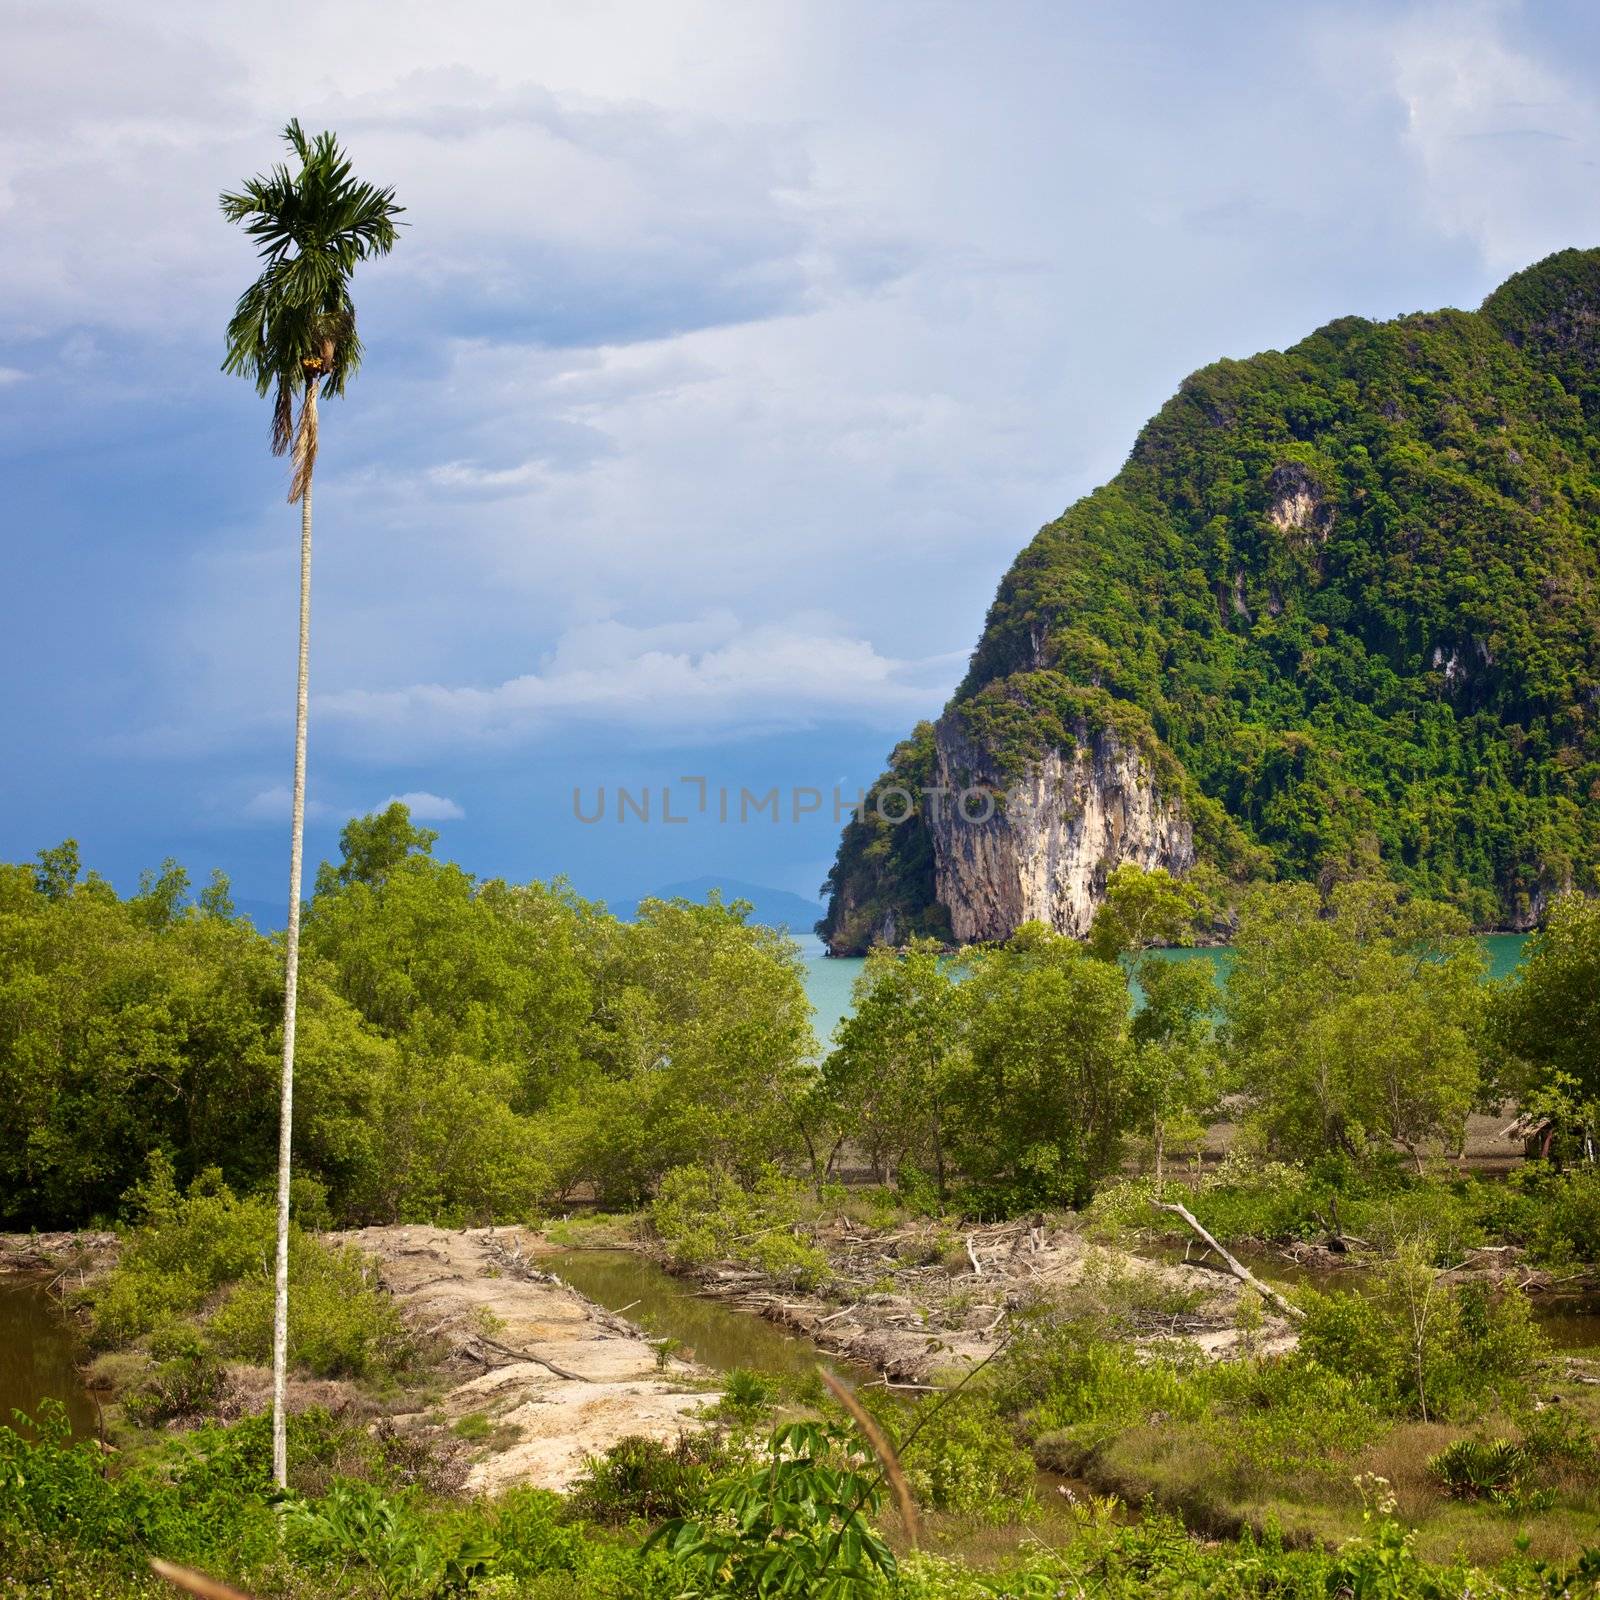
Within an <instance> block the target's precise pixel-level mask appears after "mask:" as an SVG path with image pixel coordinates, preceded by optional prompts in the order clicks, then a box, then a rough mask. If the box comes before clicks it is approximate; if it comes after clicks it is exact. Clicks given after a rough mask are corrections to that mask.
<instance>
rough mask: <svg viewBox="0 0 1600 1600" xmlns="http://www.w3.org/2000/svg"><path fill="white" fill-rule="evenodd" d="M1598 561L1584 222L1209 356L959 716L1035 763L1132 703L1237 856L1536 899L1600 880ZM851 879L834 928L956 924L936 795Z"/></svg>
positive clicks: (1593, 362)
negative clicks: (1348, 311)
mask: <svg viewBox="0 0 1600 1600" xmlns="http://www.w3.org/2000/svg"><path fill="white" fill-rule="evenodd" d="M1597 573H1600V250H1567V251H1563V252H1561V253H1560V254H1558V255H1554V256H1551V257H1550V258H1549V259H1548V260H1545V261H1543V262H1540V263H1539V264H1538V265H1537V266H1534V267H1530V268H1529V269H1527V270H1526V271H1524V272H1520V273H1518V274H1517V275H1516V276H1514V277H1513V278H1511V279H1510V280H1509V281H1508V282H1506V283H1505V284H1503V285H1502V286H1501V287H1500V288H1499V289H1497V290H1496V291H1495V292H1494V293H1493V294H1491V295H1490V296H1489V298H1488V299H1487V300H1485V301H1484V303H1483V305H1482V307H1481V308H1480V309H1479V310H1478V311H1476V312H1465V311H1453V310H1445V311H1436V312H1424V313H1417V314H1415V315H1411V316H1405V317H1400V318H1397V319H1396V320H1394V321H1392V322H1382V323H1374V322H1368V321H1365V320H1363V319H1362V318H1360V317H1345V318H1341V319H1340V320H1338V321H1336V322H1331V323H1329V324H1328V325H1327V326H1326V327H1324V328H1320V329H1318V330H1317V332H1315V333H1313V334H1312V335H1311V336H1310V337H1309V338H1308V339H1305V340H1304V341H1302V342H1301V343H1300V344H1297V345H1295V346H1294V347H1293V348H1292V349H1289V350H1286V351H1282V352H1279V351H1268V352H1266V353H1264V354H1261V355H1257V356H1253V357H1251V358H1250V359H1249V360H1246V361H1231V360H1230V361H1219V362H1217V363H1216V364H1215V365H1213V366H1209V367H1206V368H1203V369H1202V370H1201V371H1199V372H1196V373H1195V374H1193V375H1192V376H1191V377H1189V378H1188V379H1186V380H1185V382H1184V383H1183V385H1182V386H1181V387H1180V388H1179V390H1178V393H1177V394H1176V395H1175V396H1174V397H1173V398H1172V399H1171V400H1170V401H1168V403H1167V404H1166V405H1165V406H1164V407H1162V409H1161V411H1160V412H1159V413H1158V414H1157V415H1156V416H1155V417H1154V418H1153V419H1152V420H1151V421H1150V422H1149V423H1148V424H1147V425H1146V427H1145V428H1144V430H1143V432H1142V433H1141V434H1140V436H1139V438H1138V440H1137V442H1136V443H1135V445H1134V448H1133V452H1132V454H1131V455H1130V456H1129V458H1128V461H1127V464H1126V465H1125V466H1124V467H1123V469H1122V470H1121V471H1120V472H1119V473H1118V474H1117V476H1116V477H1115V478H1113V479H1112V481H1111V482H1110V483H1108V484H1106V485H1105V486H1104V487H1103V488H1101V489H1098V490H1096V491H1095V492H1094V493H1093V494H1090V495H1088V496H1086V497H1085V498H1084V499H1082V500H1080V501H1078V502H1077V504H1075V505H1074V506H1072V507H1071V508H1070V509H1069V510H1068V511H1067V512H1066V513H1065V514H1064V515H1063V516H1061V517H1060V518H1058V519H1057V520H1056V521H1054V522H1052V523H1050V524H1049V525H1048V526H1046V527H1045V528H1043V529H1041V530H1040V532H1039V533H1038V535H1037V536H1036V537H1035V538H1034V540H1033V542H1032V543H1031V544H1030V545H1029V546H1028V548H1027V549H1026V550H1024V551H1023V552H1022V554H1021V555H1020V556H1019V557H1018V558H1017V560H1016V562H1015V564H1014V565H1013V566H1012V568H1011V570H1010V571H1009V572H1008V573H1007V574H1006V576H1005V578H1004V579H1003V580H1002V582H1001V584H1000V588H999V592H998V594H997V595H996V597H995V600H994V604H993V605H992V606H991V608H990V611H989V616H988V620H987V623H986V625H985V627H984V631H983V636H982V638H981V639H980V640H979V642H978V646H977V649H976V650H975V651H974V652H973V656H972V665H971V669H970V671H969V672H968V674H967V677H966V679H965V681H964V682H963V683H962V684H961V686H960V688H959V689H958V690H957V692H956V696H955V698H954V700H953V701H952V703H951V706H950V707H949V709H948V710H947V713H946V715H947V716H949V717H952V718H958V719H959V726H960V729H961V731H963V732H964V733H965V734H966V735H967V736H968V737H970V738H975V739H976V740H977V742H978V744H979V746H980V747H981V748H983V749H985V750H987V751H988V752H989V753H990V754H991V756H993V757H994V759H995V762H996V764H997V765H998V766H999V767H1000V769H1001V770H1003V771H1008V772H1020V771H1021V770H1023V769H1024V768H1025V767H1026V766H1027V764H1028V763H1029V762H1030V761H1031V760H1033V759H1035V758H1037V757H1038V756H1039V755H1040V754H1042V753H1043V752H1044V751H1045V750H1047V749H1049V748H1050V747H1051V746H1052V745H1055V746H1063V745H1065V746H1067V747H1070V745H1071V743H1072V740H1073V738H1074V731H1075V730H1076V731H1077V734H1078V736H1079V737H1081V735H1082V730H1083V729H1084V727H1085V725H1086V724H1087V725H1088V726H1089V727H1091V728H1092V727H1103V726H1105V725H1106V724H1107V723H1108V722H1111V723H1115V725H1116V726H1117V727H1118V728H1119V729H1120V730H1121V731H1122V732H1123V734H1124V735H1125V736H1126V735H1129V734H1131V735H1133V736H1134V737H1135V738H1136V740H1137V741H1138V742H1139V743H1140V744H1141V745H1142V746H1143V748H1144V749H1145V750H1146V752H1147V754H1148V755H1149V756H1150V757H1151V758H1152V770H1153V771H1155V772H1156V773H1157V774H1158V778H1159V781H1160V783H1161V784H1162V786H1163V787H1164V788H1166V789H1167V790H1168V792H1169V793H1176V794H1178V795H1181V797H1182V799H1183V802H1184V804H1185V806H1186V808H1187V810H1188V813H1189V816H1190V818H1191V820H1192V822H1193V824H1194V831H1195V842H1196V847H1197V850H1198V853H1199V856H1200V859H1201V860H1202V861H1205V862H1209V863H1211V864H1212V865H1214V866H1217V867H1221V868H1223V869H1225V870H1226V871H1228V872H1229V873H1230V874H1231V875H1232V876H1233V877H1235V878H1246V877H1274V876H1276V877H1284V878H1293V879H1302V880H1309V881H1312V882H1318V883H1321V884H1323V885H1327V884H1330V883H1332V882H1337V881H1339V880H1340V879H1343V878H1346V877H1350V876H1359V875H1370V874H1371V873H1373V872H1374V871H1378V872H1380V873H1383V874H1386V875H1388V876H1390V877H1392V878H1394V879H1396V880H1398V881H1399V882H1400V883H1402V884H1404V885H1406V886H1407V887H1409V888H1412V889H1414V890H1417V891H1422V892H1426V893H1427V894H1429V895H1432V896H1435V897H1437V898H1441V899H1445V900H1449V901H1451V902H1453V903H1455V904H1456V905H1458V906H1459V907H1461V908H1462V909H1463V910H1464V911H1465V912H1466V913H1467V915H1468V916H1469V917H1470V918H1471V920H1472V921H1473V923H1474V924H1475V925H1477V926H1479V927H1511V928H1521V927H1526V926H1529V925H1531V924H1532V923H1533V922H1535V921H1536V920H1537V919H1538V917H1539V915H1540V912H1541V910H1542V908H1543V906H1544V905H1545V903H1546V902H1547V901H1548V900H1549V898H1550V897H1551V896H1552V895H1554V894H1555V893H1557V892H1559V891H1560V890H1562V889H1563V888H1566V887H1569V886H1570V887H1576V888H1581V889H1593V888H1594V887H1595V886H1596V882H1597V878H1600V736H1597V719H1600V600H1597V594H1596V589H1597V583H1596V580H1597ZM933 747H934V732H933V729H932V728H931V727H929V726H928V725H923V726H922V727H920V728H919V729H917V730H916V732H914V733H913V734H912V736H911V737H910V738H909V739H908V740H907V741H906V742H905V743H904V744H902V745H901V746H900V747H899V748H897V749H896V751H895V752H894V754H893V756H892V757H891V759H890V769H889V772H888V774H886V776H885V778H884V780H883V782H884V783H885V784H889V783H900V784H906V785H907V786H909V787H913V788H914V787H916V785H917V784H919V783H924V782H928V781H930V777H929V775H930V773H931V771H932V762H933ZM827 888H828V890H829V892H830V894H831V896H832V899H831V903H830V907H829V912H828V916H827V918H826V920H825V921H824V922H823V923H822V924H821V925H820V931H821V932H822V933H823V934H824V936H825V937H826V938H827V939H828V940H829V942H830V945H831V947H832V948H833V949H834V950H835V952H836V953H845V952H847V951H851V950H859V949H861V948H863V947H864V946H865V945H866V944H867V943H868V942H869V941H870V940H871V938H872V937H873V936H874V931H875V930H879V929H881V928H882V927H883V926H884V924H885V920H886V918H887V917H889V916H890V914H892V918H893V924H892V925H893V927H894V928H895V929H896V930H897V937H901V938H903V937H906V936H908V935H910V934H913V933H931V934H934V935H939V934H940V933H941V932H943V931H944V930H945V928H946V927H947V922H946V919H945V917H944V913H943V910H942V908H941V907H940V906H939V905H938V904H937V902H936V897H935V892H934V861H933V849H932V840H931V838H930V836H929V834H928V832H927V830H926V828H925V827H924V825H923V823H922V821H921V820H920V819H914V820H912V821H910V822H907V823H905V824H903V825H901V826H899V827H891V826H889V825H888V824H886V823H884V822H882V821H880V820H878V819H877V818H876V817H874V816H872V815H871V814H870V813H869V814H868V816H867V817H866V818H865V819H864V820H861V821H856V822H852V823H851V824H850V825H849V826H848V827H847V829H846V831H845V834H844V838H843V840H842V842H841V846H840V851H839V856H838V859H837V861H836V863H835V865H834V868H833V870H832V872H831V873H830V875H829V881H828V885H827Z"/></svg>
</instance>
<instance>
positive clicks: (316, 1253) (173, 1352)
mask: <svg viewBox="0 0 1600 1600" xmlns="http://www.w3.org/2000/svg"><path fill="white" fill-rule="evenodd" d="M130 1200H131V1201H132V1202H133V1204H134V1205H135V1206H136V1207H137V1208H138V1209H139V1211H140V1212H142V1214H143V1221H142V1222H141V1223H140V1224H139V1225H138V1226H136V1227H134V1228H133V1229H131V1230H129V1231H128V1232H127V1233H126V1234H125V1236H124V1239H123V1244H122V1249H121V1251H120V1253H119V1256H118V1259H117V1263H116V1265H115V1266H114V1267H113V1268H112V1269H111V1271H110V1272H109V1273H108V1274H107V1275H106V1276H105V1278H103V1279H102V1280H100V1281H99V1282H98V1283H95V1284H91V1285H90V1287H89V1289H88V1290H87V1291H86V1293H85V1296H84V1300H85V1302H86V1304H87V1305H88V1308H89V1311H90V1337H91V1339H92V1341H93V1342H94V1343H95V1344H97V1345H100V1346H102V1347H106V1346H125V1345H131V1344H135V1343H137V1342H139V1341H140V1340H146V1341H148V1343H149V1346H150V1350H151V1354H152V1355H153V1356H155V1357H156V1358H157V1360H158V1362H160V1363H162V1369H161V1371H160V1373H159V1375H152V1378H151V1379H150V1380H149V1383H148V1386H147V1388H146V1389H145V1390H143V1391H141V1393H140V1394H138V1395H136V1396H135V1398H134V1407H135V1415H136V1416H138V1415H140V1413H141V1411H142V1415H143V1418H144V1420H158V1419H160V1418H162V1417H164V1416H175V1415H179V1414H181V1412H182V1411H183V1409H184V1407H185V1404H186V1398H187V1399H194V1400H198V1399H199V1398H200V1397H201V1394H200V1391H201V1389H202V1388H203V1387H204V1386H205V1385H207V1384H209V1385H212V1386H213V1387H215V1386H216V1385H218V1384H220V1371H219V1370H217V1368H216V1361H215V1358H217V1357H235V1358H238V1359H241V1360H246V1361H255V1362H264V1361H266V1360H267V1359H268V1358H269V1356H270V1354H271V1349H272V1311H273V1278H272V1263H273V1260H274V1251H275V1243H274V1239H275V1229H276V1216H275V1212H274V1209H273V1206H272V1204H271V1202H270V1201H268V1200H266V1199H264V1198H261V1197H257V1196H246V1197H243V1198H241V1197H239V1196H236V1195H235V1194H234V1193H233V1192H232V1191H231V1190H230V1189H229V1188H228V1187H227V1185H226V1184H224V1183H223V1182H222V1180H221V1177H220V1175H219V1174H217V1173H216V1172H215V1171H211V1172H207V1173H204V1174H202V1175H201V1176H200V1177H199V1178H197V1179H196V1180H195V1182H194V1183H193V1184H192V1185H190V1188H189V1190H188V1192H187V1193H186V1194H179V1192H178V1190H177V1187H176V1185H175V1183H174V1182H173V1178H172V1169H171V1166H170V1164H168V1163H167V1162H166V1161H165V1159H164V1158H162V1157H160V1156H159V1155H158V1156H154V1157H152V1158H151V1163H150V1177H149V1178H148V1179H147V1180H146V1182H144V1183H143V1184H141V1185H140V1186H139V1187H138V1188H137V1189H135V1190H134V1191H133V1193H132V1195H131V1196H130ZM289 1270H290V1273H291V1275H292V1277H293V1280H294V1284H295V1293H294V1295H293V1297H292V1298H291V1301H290V1320H289V1355H290V1360H291V1361H292V1362H294V1363H295V1364H296V1365H297V1366H300V1367H303V1368H305V1369H307V1370H309V1371H311V1372H313V1373H315V1374H316V1375H317V1376H319V1377H335V1376H348V1377H361V1378H371V1377H377V1376H381V1375H385V1374H389V1373H393V1372H397V1371H399V1370H402V1369H403V1368H405V1367H406V1366H408V1365H409V1364H410V1363H411V1361H412V1360H413V1358H414V1355H415V1351H414V1348H413V1345H412V1341H411V1339H410V1337H409V1335H408V1334H407V1332H406V1329H405V1324H404V1323H403V1321H402V1320H401V1317H400V1314H399V1312H398V1311H397V1310H396V1309H395V1307H394V1304H393V1302H392V1301H390V1300H389V1298H388V1297H387V1296H386V1295H385V1294H384V1293H383V1292H382V1291H381V1290H380V1289H379V1288H378V1286H377V1284H376V1281H375V1275H374V1274H373V1272H372V1270H371V1268H370V1266H369V1265H368V1264H367V1262H366V1261H365V1258H363V1257H362V1255H361V1254H360V1252H359V1251H356V1250H354V1249H352V1248H349V1247H345V1248H342V1249H334V1248H332V1247H330V1246H328V1245H325V1244H323V1243H321V1242H320V1241H319V1240H317V1239H315V1238H313V1237H311V1236H310V1235H309V1234H306V1233H304V1232H302V1231H301V1230H300V1229H299V1227H298V1226H291V1229H290V1235H289ZM174 1407H176V1408H177V1409H173V1408H174Z"/></svg>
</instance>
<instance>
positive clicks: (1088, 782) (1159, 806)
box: [929, 716, 1195, 943]
mask: <svg viewBox="0 0 1600 1600" xmlns="http://www.w3.org/2000/svg"><path fill="white" fill-rule="evenodd" d="M1073 734H1074V740H1073V748H1071V749H1070V750H1065V751H1063V750H1061V749H1051V750H1049V751H1047V752H1046V753H1045V754H1044V755H1043V756H1042V757H1041V758H1040V759H1039V760H1037V761H1035V762H1032V763H1030V764H1029V766H1028V768H1027V770H1026V771H1025V772H1024V773H1022V774H1021V775H1019V776H1015V777H1009V778H1008V776H1007V775H1006V774H1005V773H1003V772H1001V771H999V770H998V769H997V767H996V764H995V762H994V758H993V755H992V753H991V752H990V751H988V750H986V749H984V748H983V747H981V746H980V745H978V744H977V743H975V742H974V741H973V740H972V739H970V738H968V737H967V735H966V734H965V733H964V732H963V731H962V729H961V726H960V719H959V718H958V717H955V716H946V717H945V718H943V719H942V720H941V721H940V723H939V725H938V728H937V733H936V749H937V758H938V765H937V769H936V773H937V783H938V786H939V788H940V789H943V790H948V791H949V795H948V797H946V798H945V800H944V803H943V804H942V805H940V806H938V808H937V810H932V809H930V815H929V829H930V832H931V833H932V836H933V850H934V878H935V886H936V892H937V894H938V898H939V902H940V904H941V905H943V906H944V907H945V909H946V910H947V911H948V912H949V914H950V927H951V932H952V933H953V934H954V936H955V937H956V938H957V939H958V940H960V941H961V942H962V943H967V942H972V941H981V940H995V939H1004V938H1007V937H1008V936H1009V935H1010V934H1011V933H1012V932H1013V931H1014V930H1015V929H1016V928H1017V927H1018V926H1019V925H1020V924H1022V923H1024V922H1031V921H1035V920H1037V921H1040V922H1046V923H1049V924H1050V925H1051V926H1052V927H1053V928H1055V929H1056V930H1057V931H1058V932H1060V933H1070V934H1074V935H1077V936H1080V937H1081V936H1082V935H1084V934H1087V933H1088V931H1089V925H1090V924H1091V923H1092V922H1093V921H1094V913H1095V908H1096V907H1097V906H1098V905H1099V903H1100V900H1101V899H1102V897H1103V896H1104V893H1105V885H1106V877H1107V875H1108V874H1109V873H1110V871H1111V869H1112V868H1113V867H1115V866H1117V865H1118V864H1119V863H1121V862H1124V861H1132V862H1136V863H1137V864H1138V865H1140V866H1142V867H1164V868H1166V869H1167V871H1169V872H1172V873H1182V872H1187V871H1188V869H1189V868H1190V867H1192V866H1193V865H1194V859H1195V854H1194V833H1193V829H1192V828H1191V827H1190V825H1189V823H1188V821H1187V820H1186V818H1185V817H1184V815H1183V812H1182V808H1181V806H1180V805H1179V803H1178V802H1177V800H1176V799H1172V798H1168V797H1167V796H1165V795H1163V794H1161V793H1160V792H1159V791H1158V789H1157V788H1156V784H1155V778H1154V774H1153V773H1152V771H1151V763H1150V762H1149V760H1148V759H1147V758H1146V757H1145V756H1144V755H1143V754H1142V753H1141V752H1140V751H1139V749H1138V748H1137V747H1136V746H1132V745H1127V744H1124V743H1123V742H1122V740H1121V739H1120V738H1119V737H1118V735H1117V734H1116V733H1115V732H1114V731H1112V730H1109V729H1106V730H1101V731H1099V732H1095V731H1093V730H1091V729H1090V727H1089V726H1088V724H1087V723H1086V722H1080V723H1078V724H1077V725H1076V727H1075V728H1074V729H1073ZM994 793H998V794H1000V795H1001V796H1002V797H1003V798H1002V799H1001V800H999V801H997V802H996V803H994V804H993V809H992V812H991V811H990V807H989V806H988V805H986V804H985V803H984V802H985V796H986V795H989V794H994Z"/></svg>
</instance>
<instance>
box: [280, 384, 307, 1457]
mask: <svg viewBox="0 0 1600 1600" xmlns="http://www.w3.org/2000/svg"><path fill="white" fill-rule="evenodd" d="M305 404H306V409H307V410H308V411H309V413H310V418H309V420H310V425H311V428H312V429H313V430H314V429H315V427H316V415H317V394H316V386H315V383H313V384H312V386H311V388H310V389H309V391H308V392H307V395H306V401H305ZM306 420H307V419H306V418H305V417H304V416H303V417H302V419H301V426H302V428H304V427H305V425H306ZM310 666H311V474H310V470H309V468H308V469H307V473H306V483H305V493H304V494H303V495H302V496H301V497H300V658H299V672H298V677H297V679H296V683H295V706H294V813H293V820H292V822H291V824H290V838H289V928H288V933H287V934H286V936H285V938H284V982H283V1083H282V1088H281V1091H280V1095H279V1101H278V1262H277V1281H276V1292H275V1300H274V1305H273V1315H272V1481H273V1482H274V1483H275V1484H277V1486H278V1487H279V1488H280V1489H287V1488H288V1487H289V1438H288V1428H287V1418H286V1414H285V1400H286V1398H287V1396H286V1391H287V1388H288V1378H289V1161H290V1154H291V1147H292V1142H293V1141H292V1133H293V1128H294V1022H295V1001H296V999H297V998H298V993H299V988H300V875H301V867H302V863H303V858H304V855H305V832H306V719H307V710H308V700H309V680H310Z"/></svg>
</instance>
